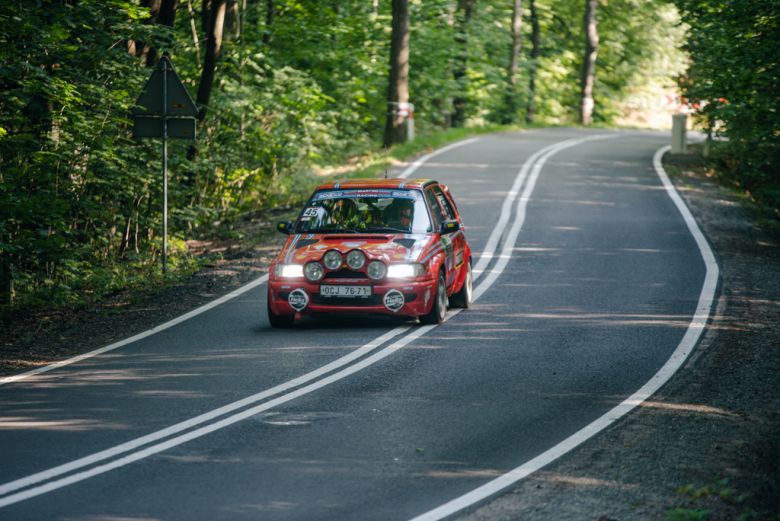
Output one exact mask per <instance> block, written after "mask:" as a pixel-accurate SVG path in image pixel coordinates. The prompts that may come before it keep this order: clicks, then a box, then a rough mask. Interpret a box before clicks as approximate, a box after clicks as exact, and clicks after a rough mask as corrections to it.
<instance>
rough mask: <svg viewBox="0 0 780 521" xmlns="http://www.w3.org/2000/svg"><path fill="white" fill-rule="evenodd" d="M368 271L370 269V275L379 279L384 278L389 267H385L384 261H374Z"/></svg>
mask: <svg viewBox="0 0 780 521" xmlns="http://www.w3.org/2000/svg"><path fill="white" fill-rule="evenodd" d="M366 271H368V276H369V277H371V278H372V279H374V280H379V279H381V278H384V276H385V274H386V273H387V268H386V267H385V263H384V262H380V261H374V262H372V263H371V264H369V265H368V270H366Z"/></svg>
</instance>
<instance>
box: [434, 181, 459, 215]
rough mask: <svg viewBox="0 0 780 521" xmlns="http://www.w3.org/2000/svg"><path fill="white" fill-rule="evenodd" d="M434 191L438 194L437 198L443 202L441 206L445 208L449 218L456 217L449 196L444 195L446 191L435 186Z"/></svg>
mask: <svg viewBox="0 0 780 521" xmlns="http://www.w3.org/2000/svg"><path fill="white" fill-rule="evenodd" d="M433 193H435V194H436V198H437V199H438V200H439V202H440V203H441V207H442V208H444V215H446V216H447V219H455V218H456V217H455V212H454V211H453V210H452V207H451V206H450V203H449V201H447V198H446V197H445V196H444V192H442V191H441V188H439V187H438V186H434V187H433Z"/></svg>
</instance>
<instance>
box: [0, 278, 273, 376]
mask: <svg viewBox="0 0 780 521" xmlns="http://www.w3.org/2000/svg"><path fill="white" fill-rule="evenodd" d="M267 280H268V275H267V274H266V275H263V276H262V277H260V278H257V279H255V280H253V281H252V282H250V283H249V284H247V285H246V286H241V287H240V288H238V289H236V290H233V291H231V292H230V293H228V294H227V295H224V296H222V297H219V298H218V299H216V300H213V301H211V302H209V303H208V304H205V305H203V306H201V307H199V308H195V309H193V310H192V311H190V312H188V313H185V314H183V315H182V316H180V317H176V318H174V319H173V320H169V321H168V322H165V323H164V324H160V325H159V326H155V327H153V328H152V329H147V330H146V331H144V332H142V333H138V334H137V335H133V336H131V337H130V338H125V339H124V340H120V341H119V342H115V343H113V344H109V345H107V346H105V347H101V348H100V349H95V350H94V351H89V352H87V353H84V354H81V355H78V356H74V357H73V358H68V359H67V360H60V361H59V362H54V363H53V364H49V365H45V366H43V367H39V368H37V369H33V370H32V371H27V372H25V373H20V374H17V375H14V376H6V377H4V378H0V385H3V384H7V383H11V382H18V381H19V380H23V379H25V378H29V377H30V376H34V375H36V374H41V373H45V372H47V371H51V370H53V369H58V368H60V367H65V366H66V365H70V364H75V363H76V362H80V361H82V360H86V359H87V358H92V357H93V356H97V355H100V354H103V353H107V352H109V351H113V350H114V349H118V348H120V347H122V346H126V345H127V344H132V343H133V342H137V341H138V340H141V339H142V338H146V337H148V336H151V335H153V334H155V333H159V332H160V331H164V330H166V329H168V328H171V327H173V326H175V325H176V324H180V323H182V322H184V321H185V320H189V319H191V318H192V317H194V316H197V315H200V314H201V313H204V312H206V311H208V310H209V309H212V308H215V307H217V306H219V305H220V304H223V303H225V302H227V301H228V300H231V299H233V298H235V297H237V296H239V295H241V294H242V293H246V292H247V291H249V290H250V289H254V288H256V287H257V286H259V285H260V284H262V283H264V282H265V281H267Z"/></svg>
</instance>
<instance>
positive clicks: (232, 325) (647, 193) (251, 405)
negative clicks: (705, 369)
mask: <svg viewBox="0 0 780 521" xmlns="http://www.w3.org/2000/svg"><path fill="white" fill-rule="evenodd" d="M610 133H611V132H609V131H593V130H585V129H544V130H535V131H529V132H523V133H507V134H497V135H489V136H483V137H481V138H479V139H477V140H475V141H473V142H470V143H467V144H464V145H462V146H457V147H454V148H452V149H450V150H447V151H446V152H443V153H441V154H439V155H436V156H435V157H432V158H431V159H430V160H429V161H428V162H427V163H425V164H424V165H422V166H421V167H420V168H419V169H418V170H417V171H416V172H414V174H412V176H413V177H424V178H434V179H437V180H438V181H440V182H442V183H445V184H447V185H448V186H449V187H450V189H451V191H452V193H453V195H454V197H455V200H456V203H457V204H458V207H459V210H460V212H461V214H462V215H463V218H464V222H465V224H466V226H467V232H466V233H467V237H468V240H469V242H470V244H471V246H472V250H473V251H474V252H482V251H483V249H484V248H485V246H486V245H487V243H488V239H489V237H490V234H491V232H492V231H493V229H494V228H495V226H496V223H497V222H498V221H499V218H500V216H501V209H502V204H503V202H504V199H505V198H506V195H507V193H508V192H509V191H510V189H511V187H512V185H513V183H514V182H515V180H516V178H517V176H518V173H519V172H520V170H521V168H522V167H523V164H524V163H525V162H526V160H528V159H529V158H530V157H531V156H532V155H533V154H534V153H536V152H538V151H539V150H541V149H542V148H544V147H546V146H549V145H552V144H555V143H559V142H561V141H564V140H567V139H571V138H578V137H586V136H593V135H596V134H610ZM619 134H620V135H619V137H617V138H614V139H605V140H594V141H589V142H585V143H582V144H579V145H577V146H572V147H570V148H566V149H563V150H560V151H559V152H557V153H555V154H554V155H552V156H550V157H549V158H548V159H547V161H546V164H544V166H543V168H542V169H541V171H540V174H539V177H538V180H536V184H535V186H533V191H532V193H531V196H530V199H529V200H528V202H527V208H526V216H525V221H524V222H523V225H522V229H521V231H520V233H519V235H518V236H517V241H516V243H515V244H514V248H513V249H512V255H511V258H509V259H504V262H506V260H508V262H506V264H505V267H504V268H503V271H502V272H501V273H500V275H499V276H498V278H496V279H495V281H494V282H493V283H492V285H490V287H488V288H487V289H486V290H485V291H484V294H482V295H481V297H480V298H479V300H478V301H477V302H475V304H474V307H473V308H472V309H470V310H466V311H463V312H460V313H458V314H455V315H454V316H451V317H450V318H449V320H447V322H445V323H444V324H443V325H441V326H439V327H436V328H433V329H431V328H430V327H428V328H421V327H420V326H419V325H417V324H402V323H399V322H394V321H393V320H391V319H387V318H384V317H364V316H358V318H355V317H349V316H340V317H338V318H337V319H334V318H332V317H328V318H305V319H304V320H303V321H302V322H301V323H300V324H299V325H298V326H297V327H296V328H295V329H293V330H276V329H272V328H271V327H270V326H269V324H268V322H267V319H266V317H265V302H264V300H265V285H264V284H261V285H259V286H258V287H256V288H254V289H252V290H250V291H248V292H246V293H244V294H242V295H241V296H239V297H237V298H234V299H232V300H230V301H228V302H227V303H225V304H223V305H221V306H218V307H216V308H214V309H211V310H209V311H207V312H205V313H203V314H201V315H198V316H197V317H195V318H193V319H191V320H188V321H185V322H183V323H180V324H178V325H176V326H174V327H172V328H170V329H168V330H166V331H163V332H161V333H157V334H155V335H152V336H149V337H147V338H145V339H143V340H140V341H137V342H135V343H132V344H129V345H126V346H124V347H122V348H120V349H117V350H114V351H111V352H108V353H105V354H102V355H99V356H96V357H93V358H89V359H87V360H84V361H81V362H79V363H76V364H73V365H69V366H67V367H63V368H59V369H56V370H53V371H51V372H48V373H44V374H40V375H36V376H33V377H30V378H27V379H24V380H21V381H18V382H13V383H9V384H6V385H2V386H0V519H15V520H24V519H30V520H33V519H62V520H65V519H67V520H80V519H84V520H96V519H115V518H122V519H166V520H168V519H182V520H195V519H203V520H214V519H229V520H234V519H273V520H276V519H279V520H301V519H356V520H365V519H391V520H399V521H403V520H408V519H411V518H413V517H415V516H419V515H421V514H424V513H425V512H428V511H430V510H432V509H434V508H436V507H438V506H440V505H442V504H444V503H446V502H448V501H450V500H452V499H454V498H457V497H459V496H461V495H463V494H465V493H467V492H469V491H471V490H473V489H475V488H477V487H479V486H481V485H483V484H485V483H486V482H488V481H490V480H491V479H493V478H495V477H497V476H500V475H502V474H504V473H506V472H508V471H509V470H511V469H514V468H516V467H517V466H519V465H521V464H523V463H524V462H526V461H528V460H530V459H532V458H533V457H535V456H537V455H538V454H540V453H542V452H544V451H545V450H547V449H549V448H550V447H552V446H554V445H555V444H556V443H558V442H560V441H562V440H564V439H566V438H567V437H568V436H570V435H572V434H573V433H575V432H576V431H578V430H579V429H581V428H582V427H583V426H585V425H587V424H588V423H590V422H592V421H593V420H595V419H596V418H598V417H600V416H601V415H602V414H604V413H606V412H607V411H609V410H610V409H611V408H612V407H614V406H615V405H616V404H618V403H620V402H621V401H622V400H624V399H625V398H626V397H627V396H629V395H631V394H632V393H634V392H635V391H636V390H637V389H639V388H640V387H641V386H642V385H644V384H645V382H647V381H648V380H649V379H651V378H652V376H653V375H654V374H655V373H656V372H657V371H658V370H659V368H660V367H661V366H662V365H663V364H664V363H665V362H666V361H667V359H668V358H669V356H670V355H671V353H672V352H673V351H674V350H675V349H676V348H677V345H678V344H679V343H680V340H681V339H682V337H683V335H684V334H685V332H686V329H687V327H688V325H689V323H690V321H691V318H692V316H693V314H694V312H695V310H696V305H697V301H698V299H699V293H700V291H701V288H702V282H703V280H704V276H705V266H704V262H703V261H702V257H701V253H700V251H699V249H698V247H697V245H696V243H695V241H694V239H693V238H692V236H691V234H690V232H689V231H688V229H687V227H686V225H685V223H684V221H683V219H682V217H681V216H680V213H679V211H678V210H677V208H676V207H675V206H674V204H673V202H672V201H671V199H670V198H669V197H668V195H667V193H666V192H665V190H664V189H663V186H662V185H661V182H660V181H659V179H658V176H657V175H656V173H655V171H654V169H653V165H652V158H653V154H654V153H655V151H656V150H657V149H658V148H660V147H661V146H663V145H665V144H666V142H667V141H668V134H665V133H656V132H650V131H646V132H644V131H626V132H621V133H619ZM398 173H400V170H398V171H397V172H395V174H398ZM392 175H393V174H392V173H391V176H392ZM526 182H528V181H527V180H526ZM523 188H524V187H523ZM521 191H522V188H521ZM520 199H521V197H520V196H519V195H518V201H519V200H520ZM516 204H517V202H516V203H515V205H516ZM514 218H515V213H514V212H513V213H512V218H511V219H510V221H509V224H508V226H507V228H506V230H505V231H504V234H503V238H502V241H501V242H500V243H499V244H498V249H497V250H496V256H495V257H494V258H493V259H492V261H491V263H490V264H489V265H488V267H487V270H486V271H485V272H484V273H483V274H482V276H481V278H480V279H479V280H477V281H476V283H475V286H477V285H479V283H480V282H482V281H484V280H486V279H487V278H489V276H490V273H491V270H493V269H494V268H495V267H496V266H497V264H500V263H501V262H502V261H501V259H499V255H498V254H499V253H500V252H501V251H502V248H503V245H504V242H505V241H506V239H507V236H508V235H509V231H510V228H511V227H512V224H513V222H514ZM477 260H478V258H475V259H474V262H475V264H476V262H477ZM382 335H387V336H388V337H390V336H392V338H388V340H387V341H386V342H384V343H382V344H381V345H376V346H374V345H369V346H368V347H365V346H367V345H368V344H371V343H372V341H374V340H375V339H377V338H378V337H380V336H382ZM409 335H411V336H409ZM415 337H416V338H415ZM397 341H400V342H399V343H397V344H394V342H397ZM392 346H395V347H393V348H392V349H390V350H387V348H388V347H392ZM361 349H362V351H361ZM350 354H353V356H356V359H355V360H346V361H343V360H342V362H340V363H343V365H341V366H340V367H333V368H332V369H331V370H329V371H328V370H327V369H326V370H325V371H322V374H320V373H315V374H314V375H312V376H310V377H308V378H307V379H306V381H300V382H293V383H292V384H290V385H289V386H288V387H287V388H284V389H281V390H279V392H278V393H275V394H273V395H270V393H269V395H260V396H257V395H258V393H262V392H263V391H267V390H269V389H272V388H274V387H275V386H279V385H283V384H285V383H286V382H289V381H290V380H293V379H295V378H299V377H301V376H303V375H306V374H308V373H310V372H312V371H317V370H318V368H321V367H323V366H325V365H326V364H329V363H333V362H338V361H339V360H340V359H342V357H344V356H347V355H350ZM380 354H381V355H382V357H381V358H380V359H377V360H375V359H373V358H372V356H376V357H379V355H380ZM361 355H362V356H361ZM343 372H346V373H349V374H346V375H344V376H343V377H342V373H343ZM296 391H297V394H292V395H291V394H290V393H291V392H293V393H295V392H296ZM248 397H254V398H252V399H251V400H247V401H246V402H239V403H236V402H238V401H240V400H242V399H246V398H248ZM273 400H276V402H274V401H273ZM229 404H234V405H233V406H232V409H231V410H225V411H222V412H224V413H223V414H220V411H217V412H216V413H214V414H213V415H211V416H209V417H205V418H200V419H199V420H195V421H193V418H198V417H199V416H200V415H204V414H206V413H209V412H210V411H214V410H217V409H218V408H221V407H225V406H227V405H229ZM236 414H239V415H241V416H235V415H236ZM219 422H222V423H219ZM182 423H183V424H182ZM177 424H179V425H180V426H179V427H177V428H176V429H173V430H171V431H165V432H162V433H159V431H160V430H162V429H166V428H169V427H171V426H174V425H177ZM174 431H175V432H174ZM155 433H158V434H155ZM150 434H154V436H152V437H151V438H146V439H142V440H141V441H139V442H137V443H135V444H131V445H130V446H123V444H128V443H129V442H133V440H137V439H138V438H141V437H144V436H149V435H150ZM117 447H119V448H117ZM101 451H104V453H103V454H100V453H101ZM96 454H97V456H95V455H96ZM90 456H92V458H91V459H89V460H83V459H82V458H87V457H90ZM71 462H76V463H75V464H72V465H71V466H70V467H67V468H60V469H57V467H58V466H61V465H67V464H69V463H71ZM52 469H54V470H52Z"/></svg>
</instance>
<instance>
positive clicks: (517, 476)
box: [411, 146, 719, 521]
mask: <svg viewBox="0 0 780 521" xmlns="http://www.w3.org/2000/svg"><path fill="white" fill-rule="evenodd" d="M670 149H671V147H670V146H665V147H663V148H661V149H659V150H658V151H657V152H656V153H655V155H654V156H653V166H654V167H655V171H656V173H658V177H660V178H661V182H662V183H663V185H664V188H665V189H666V192H667V193H668V194H669V197H670V198H671V199H672V201H674V204H675V205H676V206H677V209H678V210H679V211H680V214H681V215H682V217H683V219H684V220H685V224H686V225H687V226H688V229H689V230H690V232H691V234H692V235H693V237H694V239H695V240H696V244H697V245H698V246H699V250H700V251H701V256H702V258H703V259H704V264H705V266H706V268H707V274H706V276H705V277H704V284H703V286H702V289H701V294H700V296H699V302H698V305H697V307H696V314H695V315H694V316H693V319H692V320H691V323H690V325H689V326H688V330H687V331H686V333H685V336H683V339H682V340H681V341H680V344H679V345H678V346H677V349H675V351H674V353H672V356H671V357H669V360H667V362H666V363H665V364H664V366H663V367H661V369H660V370H659V371H658V372H657V373H656V374H655V375H654V376H653V378H651V379H650V380H649V381H648V382H647V383H646V384H645V385H643V386H642V387H641V388H640V389H639V390H638V391H637V392H635V393H634V394H633V395H631V396H630V397H628V398H627V399H626V400H624V401H623V402H622V403H620V404H619V405H618V406H616V407H615V408H613V409H612V410H611V411H609V412H608V413H606V414H605V415H603V416H601V417H600V418H598V419H597V420H596V421H594V422H592V423H591V424H589V425H587V426H586V427H584V428H583V429H581V430H579V431H577V432H576V433H574V434H573V435H571V436H569V437H568V438H566V439H565V440H563V441H562V442H560V443H559V444H557V445H556V446H554V447H552V448H551V449H549V450H547V451H546V452H544V453H542V454H540V455H539V456H537V457H535V458H533V459H532V460H530V461H528V462H527V463H524V464H523V465H520V466H519V467H517V468H515V469H513V470H511V471H510V472H508V473H506V474H504V475H503V476H500V477H498V478H496V479H494V480H493V481H490V482H488V483H486V484H484V485H482V486H481V487H479V488H476V489H474V490H472V491H471V492H469V493H467V494H464V495H463V496H460V497H459V498H456V499H453V500H452V501H450V502H448V503H445V504H444V505H442V506H440V507H438V508H435V509H433V510H431V511H429V512H426V513H425V514H422V515H420V516H417V517H415V518H414V519H412V520H411V521H437V520H440V519H444V518H446V517H449V516H451V515H453V514H455V513H457V512H459V511H460V510H463V509H464V508H467V507H470V506H472V505H474V504H475V503H478V502H480V501H482V500H484V499H487V498H488V497H490V496H492V495H494V494H496V493H498V492H500V491H501V490H503V489H505V488H507V487H509V486H511V485H513V484H515V483H517V482H518V481H520V480H521V479H523V478H525V477H527V476H528V475H529V474H531V473H533V472H536V471H537V470H539V469H541V468H542V467H544V466H545V465H548V464H549V463H552V462H553V461H555V460H556V459H558V458H560V457H561V456H563V455H564V454H566V453H567V452H569V451H571V450H572V449H574V448H575V447H577V446H579V445H580V444H582V443H583V442H585V441H587V440H588V439H590V438H591V437H593V436H595V435H596V434H598V433H599V432H601V431H602V430H604V429H605V428H606V427H608V426H609V425H611V424H612V422H614V421H615V420H617V419H619V418H621V417H623V416H625V415H626V414H628V413H629V412H631V411H632V410H633V409H634V408H635V407H637V406H638V405H640V404H641V403H642V402H644V401H645V400H647V399H648V398H649V397H650V396H652V395H653V394H654V393H655V392H656V391H658V389H659V388H660V387H661V386H662V385H663V384H665V383H666V382H667V381H668V380H669V378H671V377H672V375H673V374H674V373H675V372H677V370H678V369H679V368H680V367H681V366H682V364H683V362H685V360H686V358H688V355H689V354H690V353H691V351H693V349H694V347H696V344H697V342H698V341H699V338H700V337H701V334H702V332H703V331H704V329H705V327H706V325H707V321H708V320H709V316H710V312H711V309H712V305H713V301H714V299H715V291H716V289H717V286H718V274H719V270H718V263H717V260H716V259H715V255H713V253H712V250H711V249H710V246H709V244H708V243H707V239H706V238H705V237H704V234H703V233H702V232H701V230H700V229H699V226H698V225H697V224H696V220H695V219H694V218H693V215H691V212H690V210H689V209H688V207H687V206H686V205H685V203H684V202H683V200H682V199H681V198H680V196H679V194H678V193H677V191H676V190H675V188H674V185H673V184H672V183H671V181H669V177H668V176H667V175H666V172H665V171H664V169H663V166H662V165H661V157H662V156H663V155H664V153H665V152H666V151H668V150H670Z"/></svg>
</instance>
